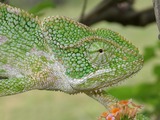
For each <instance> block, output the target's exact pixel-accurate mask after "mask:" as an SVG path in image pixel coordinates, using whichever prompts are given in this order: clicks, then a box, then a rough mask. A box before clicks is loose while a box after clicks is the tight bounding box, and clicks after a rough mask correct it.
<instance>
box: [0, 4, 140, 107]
mask: <svg viewBox="0 0 160 120" xmlns="http://www.w3.org/2000/svg"><path fill="white" fill-rule="evenodd" d="M142 66H143V56H142V55H141V54H140V52H139V50H138V48H136V47H135V46H134V45H133V44H132V43H131V42H129V41H128V40H126V39H125V38H124V37H122V36H121V35H120V34H119V33H117V32H114V31H112V30H110V29H105V28H91V27H88V26H85V25H83V24H81V23H79V22H77V21H74V20H72V19H71V18H68V17H65V16H52V17H46V18H44V19H43V20H40V19H39V18H38V17H37V16H34V15H33V14H31V13H28V12H26V11H24V10H21V9H19V8H16V7H12V6H9V5H6V4H3V3H0V96H1V97H2V96H8V95H14V94H18V93H22V92H26V91H30V90H35V89H38V90H50V91H62V92H64V93H67V94H77V93H84V94H86V95H88V96H90V97H92V98H93V99H95V100H97V101H98V102H100V103H101V104H102V105H104V106H105V107H106V108H107V107H108V105H109V104H111V103H112V102H113V101H116V98H115V97H113V96H111V95H110V94H108V92H107V88H109V87H111V86H113V85H116V84H118V83H119V82H121V81H123V80H125V79H127V78H129V77H130V76H132V75H134V74H135V73H137V72H138V71H139V70H140V69H141V68H142Z"/></svg>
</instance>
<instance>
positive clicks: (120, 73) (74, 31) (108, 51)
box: [43, 17, 143, 91]
mask: <svg viewBox="0 0 160 120" xmlns="http://www.w3.org/2000/svg"><path fill="white" fill-rule="evenodd" d="M43 26H44V30H45V32H46V36H47V37H46V38H47V39H48V44H49V45H50V47H51V48H53V51H54V52H55V53H56V57H57V58H58V59H59V61H60V62H61V64H62V65H63V66H64V68H65V71H66V73H65V75H66V76H67V77H69V78H70V79H69V81H68V82H69V84H70V85H71V86H72V88H73V89H75V90H78V91H91V90H98V89H100V88H104V87H107V86H111V85H113V84H116V83H118V82H119V81H122V80H123V79H126V78H128V77H129V76H131V75H133V74H134V73H136V72H137V71H139V70H140V69H141V68H142V65H143V57H142V55H140V54H139V51H138V49H137V48H136V47H135V46H134V45H132V44H131V43H129V42H128V41H127V40H125V38H123V37H122V36H120V35H119V34H118V33H116V32H114V31H111V30H108V29H95V30H93V29H91V28H89V27H87V26H84V25H82V24H80V23H78V22H75V21H73V20H71V19H68V18H64V17H53V18H48V19H46V20H45V22H44V24H43Z"/></svg>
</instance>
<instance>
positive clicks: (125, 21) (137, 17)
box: [80, 0, 155, 26]
mask: <svg viewBox="0 0 160 120" xmlns="http://www.w3.org/2000/svg"><path fill="white" fill-rule="evenodd" d="M133 3H134V0H116V1H115V0H104V1H102V2H101V3H100V4H99V5H98V6H97V7H96V8H95V9H94V10H93V11H92V12H90V13H89V14H88V15H86V16H84V18H83V20H80V22H81V23H83V24H86V25H88V26H90V25H92V24H95V23H97V22H100V21H102V20H105V21H109V22H118V23H120V24H122V25H134V26H145V25H147V24H149V23H152V22H155V15H154V10H153V8H149V9H146V10H142V11H139V12H138V11H136V10H134V9H133Z"/></svg>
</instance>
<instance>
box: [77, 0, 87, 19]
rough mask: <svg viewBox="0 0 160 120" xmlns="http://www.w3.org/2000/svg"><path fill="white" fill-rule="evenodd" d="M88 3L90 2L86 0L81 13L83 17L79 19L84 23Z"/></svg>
mask: <svg viewBox="0 0 160 120" xmlns="http://www.w3.org/2000/svg"><path fill="white" fill-rule="evenodd" d="M87 2H88V0H84V4H83V8H82V12H81V16H80V18H79V19H80V20H82V21H83V18H84V14H85V11H86V8H87Z"/></svg>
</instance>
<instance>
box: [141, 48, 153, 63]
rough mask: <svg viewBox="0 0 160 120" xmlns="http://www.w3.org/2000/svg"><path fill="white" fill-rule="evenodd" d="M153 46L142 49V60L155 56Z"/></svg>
mask: <svg viewBox="0 0 160 120" xmlns="http://www.w3.org/2000/svg"><path fill="white" fill-rule="evenodd" d="M155 56H156V55H155V47H146V48H145V50H144V61H145V62H146V61H148V60H150V59H151V58H153V57H155Z"/></svg>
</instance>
